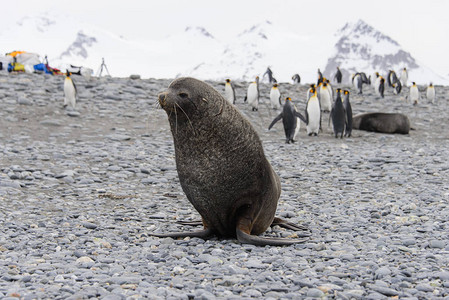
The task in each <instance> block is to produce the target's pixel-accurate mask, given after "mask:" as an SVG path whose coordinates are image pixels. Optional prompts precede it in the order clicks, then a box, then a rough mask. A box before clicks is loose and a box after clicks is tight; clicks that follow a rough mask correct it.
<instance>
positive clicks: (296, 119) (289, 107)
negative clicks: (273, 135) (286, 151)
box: [268, 97, 306, 144]
mask: <svg viewBox="0 0 449 300" xmlns="http://www.w3.org/2000/svg"><path fill="white" fill-rule="evenodd" d="M280 119H282V123H283V124H284V131H285V142H286V143H287V144H290V143H294V142H295V138H296V135H297V134H298V132H299V128H300V124H301V121H300V120H302V121H303V122H306V118H304V116H303V115H302V114H301V113H299V112H298V111H297V110H296V107H295V105H294V104H293V103H292V99H291V98H290V97H287V98H286V99H285V104H284V107H283V109H282V112H281V113H280V114H279V115H278V116H277V117H276V118H274V120H273V122H271V124H270V126H268V130H270V129H271V127H273V125H274V124H276V122H277V121H279V120H280Z"/></svg>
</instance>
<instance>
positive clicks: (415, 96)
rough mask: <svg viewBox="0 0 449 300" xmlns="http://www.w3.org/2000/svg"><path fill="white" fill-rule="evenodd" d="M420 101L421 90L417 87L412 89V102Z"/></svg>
mask: <svg viewBox="0 0 449 300" xmlns="http://www.w3.org/2000/svg"><path fill="white" fill-rule="evenodd" d="M418 100H419V90H418V87H417V86H412V87H410V101H412V102H415V101H416V102H417V101H418Z"/></svg>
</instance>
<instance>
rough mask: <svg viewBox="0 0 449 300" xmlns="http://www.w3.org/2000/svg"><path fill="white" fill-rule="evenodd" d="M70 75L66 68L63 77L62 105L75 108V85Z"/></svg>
mask: <svg viewBox="0 0 449 300" xmlns="http://www.w3.org/2000/svg"><path fill="white" fill-rule="evenodd" d="M70 75H71V73H70V72H69V71H68V70H66V77H65V79H64V107H66V106H67V105H70V107H71V108H75V104H76V85H75V83H74V82H73V80H72V78H71V77H70Z"/></svg>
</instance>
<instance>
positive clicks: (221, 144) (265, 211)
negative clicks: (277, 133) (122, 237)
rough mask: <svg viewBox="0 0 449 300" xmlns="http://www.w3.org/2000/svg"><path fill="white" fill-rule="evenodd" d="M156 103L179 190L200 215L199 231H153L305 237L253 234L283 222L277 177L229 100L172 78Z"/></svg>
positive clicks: (271, 241)
mask: <svg viewBox="0 0 449 300" xmlns="http://www.w3.org/2000/svg"><path fill="white" fill-rule="evenodd" d="M159 103H160V105H161V107H162V108H163V109H164V110H165V111H166V112H167V115H168V119H169V123H170V129H171V132H172V135H173V140H174V146H175V155H176V167H177V170H178V175H179V180H180V182H181V186H182V189H183V190H184V192H185V194H186V196H187V198H188V199H189V201H190V202H191V203H192V204H193V206H194V207H195V209H196V210H197V211H198V212H199V214H200V215H201V217H202V222H203V225H204V230H202V231H199V232H191V233H169V234H153V235H156V236H172V237H177V236H179V237H183V236H199V237H202V238H205V237H208V236H212V235H214V234H215V235H219V236H222V237H237V239H238V240H239V241H241V242H246V243H252V244H257V245H287V244H292V243H297V242H303V241H304V240H305V239H296V240H289V239H279V238H262V237H258V236H255V235H258V234H261V233H263V232H264V231H265V230H266V229H267V228H268V227H269V226H270V225H272V223H273V220H274V221H275V223H276V224H280V225H282V224H285V223H286V222H283V221H282V220H280V219H278V218H276V219H275V212H276V207H277V203H278V199H279V196H280V193H281V187H280V181H279V177H278V176H277V174H276V173H275V172H274V171H273V168H272V167H271V165H270V163H269V162H268V161H267V159H266V157H265V154H264V151H263V147H262V143H261V141H260V139H259V137H258V135H257V133H256V131H255V130H254V128H253V127H252V125H251V124H250V122H249V121H248V120H247V119H246V118H245V117H243V115H242V114H241V113H240V112H239V111H238V110H237V109H236V108H235V107H234V106H233V105H232V104H230V103H229V102H228V101H226V100H225V99H224V98H223V97H222V95H221V94H220V93H219V92H217V91H216V90H215V89H214V88H213V87H211V86H210V85H208V84H206V83H204V82H202V81H199V80H196V79H194V78H179V79H176V80H175V81H173V82H172V83H171V84H170V86H169V88H168V90H167V91H166V92H164V93H162V94H160V95H159ZM288 226H290V227H288ZM286 227H288V228H290V229H296V230H299V229H303V228H302V227H301V226H296V225H293V224H288V225H287V226H286Z"/></svg>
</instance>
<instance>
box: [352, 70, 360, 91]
mask: <svg viewBox="0 0 449 300" xmlns="http://www.w3.org/2000/svg"><path fill="white" fill-rule="evenodd" d="M352 84H353V86H354V88H355V89H356V90H358V91H359V94H362V87H363V79H362V75H361V74H360V73H356V74H355V75H354V77H352Z"/></svg>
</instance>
